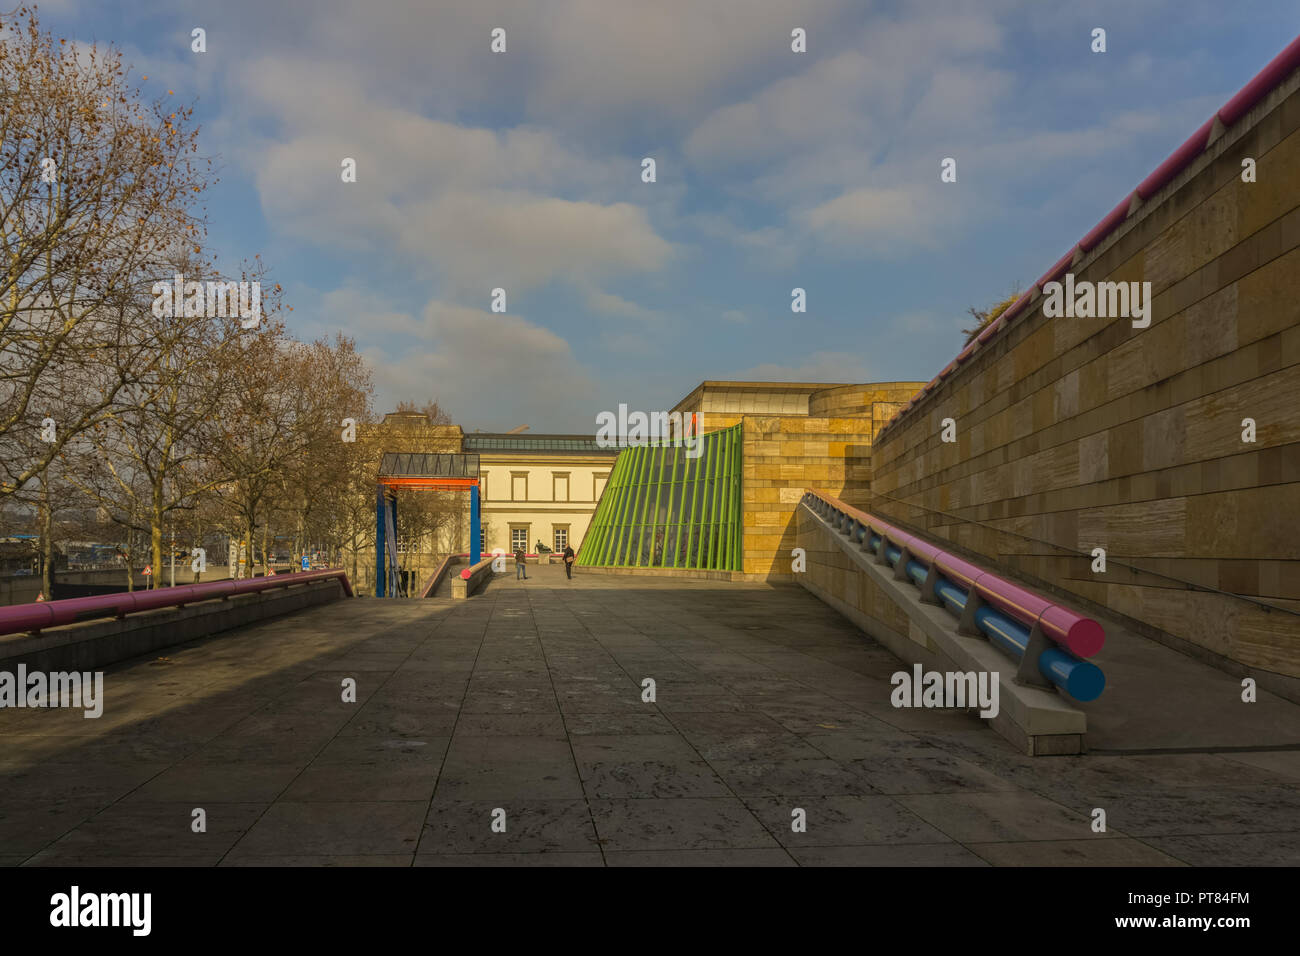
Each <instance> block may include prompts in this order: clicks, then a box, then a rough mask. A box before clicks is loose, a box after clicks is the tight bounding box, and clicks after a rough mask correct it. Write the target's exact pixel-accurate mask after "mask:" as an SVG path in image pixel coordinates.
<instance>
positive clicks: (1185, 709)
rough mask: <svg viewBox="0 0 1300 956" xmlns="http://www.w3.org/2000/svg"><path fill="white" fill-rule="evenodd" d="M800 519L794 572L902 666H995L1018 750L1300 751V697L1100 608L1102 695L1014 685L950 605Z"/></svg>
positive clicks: (808, 513) (1006, 726) (822, 524)
mask: <svg viewBox="0 0 1300 956" xmlns="http://www.w3.org/2000/svg"><path fill="white" fill-rule="evenodd" d="M797 518H798V522H799V532H798V533H799V539H798V540H799V546H800V547H801V548H804V549H805V551H806V552H807V560H808V568H807V571H806V573H803V574H800V575H797V576H796V577H797V579H798V580H799V582H800V583H801V584H802V585H803V586H804V587H805V588H807V589H808V590H809V591H810V592H812V593H813V594H815V595H817V596H818V597H819V598H821V599H822V600H823V601H825V602H826V603H827V604H829V605H830V606H831V607H833V608H835V609H836V610H837V611H839V612H840V613H841V614H843V615H844V616H845V617H847V618H848V619H849V620H851V621H853V622H854V623H855V624H857V625H858V627H860V628H861V629H862V630H863V631H865V632H866V633H867V634H868V635H870V636H871V637H872V638H874V639H875V640H877V641H879V642H880V643H881V644H883V645H884V646H885V647H887V648H889V650H890V651H892V652H893V653H894V654H895V655H897V656H898V657H899V659H900V661H902V662H903V663H905V664H907V665H908V666H909V667H910V666H911V665H912V664H914V663H920V664H922V665H923V666H924V667H925V668H926V669H927V670H931V669H933V670H940V671H945V670H957V671H971V670H975V671H978V670H989V671H997V672H999V673H1000V675H1001V682H1000V688H1001V691H1000V704H1001V713H1000V714H999V715H998V717H997V718H993V719H991V720H990V721H989V723H990V725H991V726H992V728H993V729H994V730H996V731H997V732H998V733H1000V734H1001V735H1002V736H1003V737H1005V738H1007V740H1009V741H1010V742H1011V743H1012V744H1013V745H1014V746H1016V747H1017V749H1020V750H1021V751H1023V752H1025V753H1028V754H1031V755H1045V754H1070V753H1081V752H1084V751H1089V752H1094V753H1116V754H1119V753H1134V754H1137V753H1213V752H1233V751H1243V752H1246V751H1256V750H1259V751H1263V750H1286V749H1300V706H1298V705H1296V704H1294V703H1292V702H1290V701H1288V700H1285V699H1284V698H1281V697H1278V696H1276V695H1274V694H1271V693H1269V692H1267V691H1265V690H1263V689H1259V688H1256V691H1255V693H1256V700H1255V701H1254V702H1251V703H1248V702H1245V701H1243V700H1242V691H1243V688H1242V682H1241V679H1240V678H1238V677H1235V676H1233V675H1230V674H1227V673H1224V672H1223V671H1220V670H1217V669H1216V668H1214V667H1211V666H1209V665H1208V664H1205V663H1203V662H1201V661H1198V660H1195V659H1193V658H1191V657H1188V656H1186V655H1184V654H1181V653H1179V652H1178V651H1176V650H1174V649H1172V648H1170V647H1167V646H1165V645H1163V644H1158V643H1156V642H1155V641H1152V640H1150V639H1148V638H1145V637H1142V636H1141V635H1139V634H1137V633H1135V632H1133V631H1131V630H1130V629H1128V628H1126V627H1124V626H1122V625H1120V624H1119V623H1117V622H1116V621H1114V620H1109V619H1106V618H1099V622H1100V623H1101V624H1102V626H1103V627H1104V628H1105V630H1106V645H1105V647H1104V649H1103V650H1102V651H1101V652H1100V653H1099V654H1097V655H1096V656H1095V657H1094V658H1092V660H1093V662H1094V663H1096V664H1097V665H1098V666H1099V667H1101V669H1102V670H1103V671H1104V672H1105V674H1106V690H1105V692H1104V693H1103V694H1102V695H1101V697H1099V698H1098V699H1097V700H1095V701H1092V702H1090V703H1082V702H1080V701H1076V700H1073V699H1072V698H1069V697H1068V696H1066V695H1065V694H1061V693H1053V692H1050V691H1043V690H1039V689H1037V688H1032V687H1026V686H1022V685H1019V684H1016V683H1014V682H1013V681H1012V677H1013V675H1014V674H1015V670H1016V664H1015V662H1014V661H1012V660H1011V659H1010V658H1009V657H1007V656H1006V655H1004V654H1002V653H1001V652H1000V651H998V650H997V649H995V648H994V647H993V646H992V645H990V644H989V643H988V642H987V641H985V640H984V639H983V638H979V637H967V636H964V635H961V634H958V633H957V631H956V626H955V625H956V619H955V618H954V617H953V616H952V615H951V614H949V613H948V612H947V611H946V610H944V609H943V608H940V607H936V606H934V605H929V604H923V603H921V600H920V591H919V590H918V589H917V588H916V587H914V586H913V585H912V584H911V583H910V582H908V581H899V580H895V579H894V576H893V573H892V570H891V569H890V568H888V567H886V566H882V565H879V564H877V563H876V561H875V557H874V555H872V554H870V553H868V552H864V551H862V550H861V546H860V545H859V544H858V543H857V542H855V541H850V540H849V538H848V537H846V536H845V535H843V534H841V533H840V532H839V531H838V530H836V529H835V528H834V527H833V526H832V525H831V524H829V523H828V522H827V521H826V520H825V519H823V518H822V517H821V516H820V515H818V514H817V513H816V512H814V511H813V510H812V509H811V508H809V507H808V506H807V505H800V507H799V510H798V512H797Z"/></svg>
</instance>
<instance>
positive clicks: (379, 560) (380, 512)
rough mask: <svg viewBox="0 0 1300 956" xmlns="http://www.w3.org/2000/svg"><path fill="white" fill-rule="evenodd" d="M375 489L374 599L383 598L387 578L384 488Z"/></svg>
mask: <svg viewBox="0 0 1300 956" xmlns="http://www.w3.org/2000/svg"><path fill="white" fill-rule="evenodd" d="M375 487H376V489H377V490H376V492H375V597H383V596H384V580H385V578H387V576H388V575H387V573H386V568H387V567H388V555H387V554H385V553H384V486H383V485H376V486H375Z"/></svg>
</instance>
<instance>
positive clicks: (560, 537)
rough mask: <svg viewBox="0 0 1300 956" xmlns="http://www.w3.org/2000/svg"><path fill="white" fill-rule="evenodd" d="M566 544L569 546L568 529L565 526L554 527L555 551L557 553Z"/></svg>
mask: <svg viewBox="0 0 1300 956" xmlns="http://www.w3.org/2000/svg"><path fill="white" fill-rule="evenodd" d="M568 546H569V529H568V528H567V527H566V528H556V529H555V553H556V554H559V553H560V552H561V551H563V550H564V549H565V548H567V547H568Z"/></svg>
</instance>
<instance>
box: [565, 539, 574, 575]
mask: <svg viewBox="0 0 1300 956" xmlns="http://www.w3.org/2000/svg"><path fill="white" fill-rule="evenodd" d="M564 576H565V577H566V578H569V579H572V578H573V549H572V548H571V547H569V546H568V545H567V544H566V545H565V546H564Z"/></svg>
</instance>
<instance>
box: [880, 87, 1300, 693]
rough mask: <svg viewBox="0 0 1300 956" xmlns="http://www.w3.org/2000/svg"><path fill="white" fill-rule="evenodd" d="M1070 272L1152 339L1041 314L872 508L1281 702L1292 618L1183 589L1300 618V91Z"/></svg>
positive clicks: (941, 389)
mask: <svg viewBox="0 0 1300 956" xmlns="http://www.w3.org/2000/svg"><path fill="white" fill-rule="evenodd" d="M1246 158H1252V159H1254V160H1255V161H1256V181H1255V182H1243V181H1242V161H1243V159H1246ZM1071 271H1072V272H1073V273H1074V275H1075V280H1076V282H1078V281H1080V280H1088V281H1093V282H1098V281H1130V282H1150V283H1152V294H1153V302H1152V304H1151V324H1150V327H1148V328H1145V329H1139V328H1134V327H1133V326H1132V322H1131V320H1130V319H1128V318H1119V319H1085V318H1051V319H1049V318H1046V317H1045V316H1044V315H1043V310H1042V301H1043V300H1042V297H1041V295H1040V296H1039V297H1037V298H1036V299H1035V300H1033V301H1031V302H1030V304H1029V306H1028V308H1026V309H1025V311H1024V312H1023V313H1022V314H1021V316H1019V317H1017V318H1016V319H1015V320H1014V321H1013V322H1012V323H1011V324H1010V326H1009V327H1008V328H1007V329H1004V330H1002V331H1001V332H999V333H998V334H997V335H996V336H994V337H993V338H991V339H990V340H989V343H988V345H987V346H986V347H984V348H982V349H980V350H978V351H977V352H975V354H974V355H973V356H972V357H971V359H970V360H969V361H968V362H967V363H966V364H965V365H964V366H962V367H961V368H959V369H958V370H957V371H956V372H955V373H954V374H952V375H951V376H950V377H949V378H947V379H945V380H943V381H942V382H941V383H940V384H939V385H938V386H937V387H936V388H935V389H934V391H933V392H932V393H931V394H930V395H929V396H928V397H927V398H926V399H925V400H923V401H922V402H921V403H920V404H918V405H917V406H916V407H914V408H913V409H912V410H911V411H910V412H907V413H906V414H905V415H904V416H903V417H902V418H901V419H899V421H897V422H896V423H895V424H894V425H893V426H892V427H891V428H890V429H888V430H887V431H886V432H885V433H884V434H883V435H882V436H880V438H879V439H878V441H877V444H876V446H875V448H874V454H873V456H872V468H873V470H874V476H873V481H872V492H873V499H874V500H873V507H874V509H875V510H876V511H877V513H879V514H881V515H882V517H883V516H888V517H892V518H894V519H895V520H897V521H899V522H902V523H905V524H907V525H909V526H911V527H912V528H914V529H916V530H918V531H921V532H923V533H926V534H928V535H931V536H933V537H936V538H940V539H947V540H949V541H952V542H954V543H955V544H957V545H959V546H960V547H962V548H965V549H968V550H969V551H971V552H974V553H976V554H978V555H980V556H984V557H987V558H989V559H992V560H993V561H995V562H997V563H998V564H999V565H1001V566H1003V567H1004V568H1005V569H1007V570H1011V571H1013V572H1016V573H1019V574H1021V575H1023V576H1025V577H1028V578H1029V579H1030V580H1031V581H1033V582H1035V583H1038V584H1040V585H1044V586H1049V587H1051V588H1053V589H1056V590H1058V591H1059V592H1061V593H1064V594H1069V595H1075V596H1079V597H1082V598H1084V599H1086V600H1089V601H1093V602H1096V603H1097V604H1098V605H1102V606H1104V607H1105V608H1107V609H1108V610H1109V611H1111V612H1112V613H1118V614H1120V615H1122V616H1124V617H1125V618H1126V619H1127V621H1128V623H1130V624H1131V625H1132V626H1134V627H1136V628H1137V629H1138V630H1139V631H1141V632H1142V633H1147V634H1149V635H1150V636H1153V637H1156V638H1157V639H1162V640H1167V642H1168V643H1171V644H1174V645H1176V646H1182V647H1184V649H1188V650H1192V651H1194V652H1197V653H1200V654H1203V655H1208V656H1209V657H1210V658H1211V659H1213V660H1214V661H1215V662H1216V663H1219V664H1220V665H1225V664H1226V665H1228V666H1236V667H1237V669H1239V670H1244V671H1246V672H1250V673H1260V674H1261V675H1270V676H1273V677H1278V678H1282V679H1284V681H1285V682H1286V683H1287V684H1288V686H1293V685H1292V684H1291V681H1290V679H1294V678H1300V617H1298V616H1295V615H1293V614H1287V613H1281V612H1279V611H1276V610H1275V611H1268V610H1265V609H1264V608H1262V607H1260V606H1259V604H1258V603H1252V602H1251V601H1249V600H1242V599H1241V598H1239V597H1233V596H1227V595H1224V594H1218V593H1214V592H1213V591H1209V590H1189V589H1188V587H1187V586H1186V584H1184V583H1182V582H1184V581H1186V582H1193V583H1194V584H1196V585H1199V586H1201V587H1203V588H1205V589H1217V590H1218V591H1222V592H1232V594H1234V595H1240V596H1242V597H1245V598H1254V599H1258V600H1259V601H1264V602H1268V603H1271V604H1274V605H1277V606H1279V607H1282V608H1287V609H1291V610H1300V75H1297V76H1293V77H1292V78H1291V80H1289V81H1288V82H1287V83H1286V84H1284V85H1283V86H1282V87H1280V88H1279V89H1278V90H1276V91H1275V92H1274V93H1273V94H1271V95H1270V96H1269V98H1267V99H1266V100H1264V101H1263V102H1262V103H1261V104H1259V106H1257V107H1256V108H1255V110H1254V111H1252V114H1251V115H1250V116H1248V117H1247V118H1246V119H1244V120H1242V121H1241V122H1239V123H1237V124H1235V125H1234V126H1233V127H1231V128H1230V130H1229V132H1228V133H1227V134H1226V135H1224V136H1223V137H1221V138H1220V139H1219V140H1218V141H1216V142H1214V143H1212V144H1211V145H1210V147H1209V149H1208V150H1207V152H1206V153H1205V155H1203V156H1202V157H1200V159H1199V160H1197V162H1196V163H1194V164H1193V165H1192V166H1191V167H1189V168H1188V169H1187V170H1185V171H1184V172H1183V173H1182V174H1180V175H1179V176H1178V177H1177V178H1176V179H1174V181H1173V182H1171V183H1170V184H1169V185H1167V186H1166V187H1165V188H1164V189H1163V190H1162V191H1161V192H1160V193H1158V194H1156V195H1155V196H1152V197H1151V198H1150V199H1149V200H1148V201H1147V202H1146V203H1144V204H1143V206H1142V207H1140V208H1139V209H1138V210H1137V211H1136V213H1135V214H1134V215H1132V216H1131V217H1130V219H1129V220H1128V222H1126V223H1125V224H1124V225H1123V226H1121V227H1120V228H1119V229H1118V230H1116V232H1115V233H1113V234H1112V235H1111V236H1110V237H1108V238H1107V239H1106V240H1105V241H1104V242H1103V243H1102V244H1101V245H1100V246H1098V247H1097V248H1096V249H1094V250H1092V252H1090V253H1089V254H1088V255H1087V256H1086V257H1084V258H1083V259H1082V260H1080V261H1076V263H1075V264H1074V266H1072V268H1071ZM945 418H952V419H953V420H954V421H955V423H956V436H957V440H956V442H955V443H945V442H943V441H942V440H941V428H942V422H943V420H944V419H945ZM1246 418H1250V419H1252V420H1253V421H1254V423H1255V429H1256V434H1255V440H1254V441H1253V442H1250V441H1245V440H1243V419H1246ZM1094 548H1103V549H1105V551H1106V555H1107V561H1108V563H1107V571H1106V572H1105V573H1095V572H1094V571H1093V570H1092V566H1091V565H1092V559H1091V558H1090V557H1088V556H1087V555H1089V554H1090V552H1091V551H1092V549H1094ZM1125 565H1131V566H1133V567H1135V568H1138V569H1141V570H1140V571H1135V570H1133V569H1132V568H1130V567H1125ZM1162 575H1165V576H1167V577H1162Z"/></svg>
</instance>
